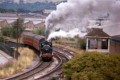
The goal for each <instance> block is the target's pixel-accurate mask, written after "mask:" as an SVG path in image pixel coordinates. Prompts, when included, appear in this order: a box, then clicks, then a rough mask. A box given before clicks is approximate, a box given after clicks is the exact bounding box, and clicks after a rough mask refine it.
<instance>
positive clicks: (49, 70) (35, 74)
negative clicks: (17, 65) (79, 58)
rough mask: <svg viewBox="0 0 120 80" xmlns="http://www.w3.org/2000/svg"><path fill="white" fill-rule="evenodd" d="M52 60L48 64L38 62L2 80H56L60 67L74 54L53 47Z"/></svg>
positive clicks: (60, 72) (59, 73)
mask: <svg viewBox="0 0 120 80" xmlns="http://www.w3.org/2000/svg"><path fill="white" fill-rule="evenodd" d="M53 50H54V58H53V61H50V62H39V63H38V64H37V65H36V66H35V67H34V68H32V69H29V70H28V71H25V72H22V73H20V74H18V75H13V76H11V77H9V78H6V79H3V80H53V79H55V80H58V79H60V77H61V75H62V71H61V68H62V65H63V64H64V63H65V62H67V61H68V60H70V59H71V58H72V57H73V56H74V54H75V53H74V52H73V51H71V50H67V49H65V48H61V47H54V48H53Z"/></svg>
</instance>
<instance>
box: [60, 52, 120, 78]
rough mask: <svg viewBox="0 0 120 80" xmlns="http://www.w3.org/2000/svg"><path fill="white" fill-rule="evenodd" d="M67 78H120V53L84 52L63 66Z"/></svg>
mask: <svg viewBox="0 0 120 80" xmlns="http://www.w3.org/2000/svg"><path fill="white" fill-rule="evenodd" d="M62 70H63V74H64V75H65V80H120V77H119V76H120V54H106V55H105V54H100V53H97V52H84V53H83V54H77V55H76V56H75V57H74V58H73V59H72V60H70V61H68V62H67V63H65V64H64V66H63V69H62Z"/></svg>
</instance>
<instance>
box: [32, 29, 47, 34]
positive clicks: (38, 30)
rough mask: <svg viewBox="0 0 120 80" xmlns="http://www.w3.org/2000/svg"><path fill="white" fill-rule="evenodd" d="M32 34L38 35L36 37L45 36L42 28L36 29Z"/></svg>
mask: <svg viewBox="0 0 120 80" xmlns="http://www.w3.org/2000/svg"><path fill="white" fill-rule="evenodd" d="M33 33H34V34H38V35H43V36H45V30H44V29H42V28H39V29H36V30H34V31H33Z"/></svg>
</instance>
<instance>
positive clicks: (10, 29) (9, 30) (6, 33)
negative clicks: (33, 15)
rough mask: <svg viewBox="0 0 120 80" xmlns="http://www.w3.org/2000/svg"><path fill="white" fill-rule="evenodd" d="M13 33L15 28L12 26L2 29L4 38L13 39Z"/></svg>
mask: <svg viewBox="0 0 120 80" xmlns="http://www.w3.org/2000/svg"><path fill="white" fill-rule="evenodd" d="M12 32H13V27H11V26H5V27H2V28H1V33H2V35H3V36H8V37H11V36H12Z"/></svg>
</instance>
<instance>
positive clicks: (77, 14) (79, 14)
mask: <svg viewBox="0 0 120 80" xmlns="http://www.w3.org/2000/svg"><path fill="white" fill-rule="evenodd" d="M101 17H107V21H106V22H104V24H103V25H102V26H103V30H104V31H106V32H107V33H108V34H110V35H116V34H120V33H119V32H120V31H119V32H118V31H116V29H117V30H118V28H119V29H120V26H119V25H120V24H119V23H120V1H118V0H68V1H67V2H64V3H61V4H59V5H57V8H56V10H55V11H53V12H52V13H51V14H50V15H49V16H48V17H47V18H46V21H45V25H46V30H48V31H49V32H51V31H54V30H55V29H61V30H65V31H69V30H71V29H74V28H78V29H80V30H81V31H82V29H83V28H87V26H88V25H89V21H90V20H96V19H99V18H101ZM113 28H114V29H113Z"/></svg>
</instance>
